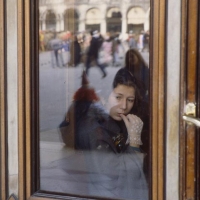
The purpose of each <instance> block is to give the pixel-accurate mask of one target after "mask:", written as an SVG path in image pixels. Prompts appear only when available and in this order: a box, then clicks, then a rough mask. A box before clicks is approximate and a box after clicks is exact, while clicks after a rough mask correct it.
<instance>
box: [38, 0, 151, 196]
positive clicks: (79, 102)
mask: <svg viewBox="0 0 200 200" xmlns="http://www.w3.org/2000/svg"><path fill="white" fill-rule="evenodd" d="M149 12H150V1H149V0H142V1H134V0H131V1H130V0H129V1H127V0H124V1H122V2H121V1H120V0H118V1H109V0H108V1H103V2H101V3H97V2H96V1H95V0H90V1H89V0H74V1H66V0H60V1H58V0H54V1H52V0H51V1H50V0H49V1H48V0H40V1H39V15H40V16H39V19H40V21H39V39H40V45H39V76H40V80H39V82H40V86H39V98H40V99H39V104H40V189H41V190H44V191H50V192H59V193H63V195H70V196H82V197H86V198H87V197H88V198H89V197H93V198H95V197H96V198H105V199H106V198H111V199H141V200H145V199H148V192H149V191H148V190H149V186H148V183H149V179H148V174H149V164H148V163H149V134H150V131H149V40H150V35H149V28H150V24H149V21H150V13H149Z"/></svg>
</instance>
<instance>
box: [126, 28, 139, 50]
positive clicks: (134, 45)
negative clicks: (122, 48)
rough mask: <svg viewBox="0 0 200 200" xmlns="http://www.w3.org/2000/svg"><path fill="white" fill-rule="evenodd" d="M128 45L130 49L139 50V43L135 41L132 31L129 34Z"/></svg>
mask: <svg viewBox="0 0 200 200" xmlns="http://www.w3.org/2000/svg"><path fill="white" fill-rule="evenodd" d="M128 44H129V48H130V49H137V42H136V39H135V35H134V34H133V33H132V31H130V34H129V39H128Z"/></svg>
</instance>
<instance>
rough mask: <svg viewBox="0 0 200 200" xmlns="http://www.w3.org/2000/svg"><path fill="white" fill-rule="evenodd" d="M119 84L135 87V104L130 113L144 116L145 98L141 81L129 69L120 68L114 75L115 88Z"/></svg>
mask: <svg viewBox="0 0 200 200" xmlns="http://www.w3.org/2000/svg"><path fill="white" fill-rule="evenodd" d="M118 85H125V86H128V87H133V88H134V89H135V101H134V106H133V108H132V110H131V112H130V113H132V114H137V115H138V116H142V115H143V114H144V113H145V112H146V111H145V110H144V107H143V105H142V104H143V103H142V102H143V99H142V96H141V88H140V87H141V83H140V81H139V80H138V79H136V78H135V77H134V76H133V74H132V73H131V72H130V71H129V70H127V69H125V68H121V69H120V70H118V72H117V73H116V75H115V77H114V80H113V89H114V88H116V87H117V86H118Z"/></svg>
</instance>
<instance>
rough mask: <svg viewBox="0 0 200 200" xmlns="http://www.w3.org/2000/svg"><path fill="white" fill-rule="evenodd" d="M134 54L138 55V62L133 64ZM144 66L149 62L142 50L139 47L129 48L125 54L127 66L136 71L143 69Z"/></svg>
mask: <svg viewBox="0 0 200 200" xmlns="http://www.w3.org/2000/svg"><path fill="white" fill-rule="evenodd" d="M134 56H136V57H137V59H138V62H137V64H133V59H134ZM143 66H147V63H146V62H145V60H144V58H143V57H142V55H141V54H140V52H139V51H138V50H137V49H129V50H128V51H127V52H126V56H125V68H127V69H128V70H129V71H131V72H133V73H135V72H136V71H139V70H142V67H143Z"/></svg>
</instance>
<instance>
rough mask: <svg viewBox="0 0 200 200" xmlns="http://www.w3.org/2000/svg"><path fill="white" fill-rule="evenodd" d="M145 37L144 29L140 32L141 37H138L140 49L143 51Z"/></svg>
mask: <svg viewBox="0 0 200 200" xmlns="http://www.w3.org/2000/svg"><path fill="white" fill-rule="evenodd" d="M143 38H144V31H143V30H142V31H141V32H140V35H139V38H138V50H139V51H140V52H141V51H142V50H143V48H144V44H143Z"/></svg>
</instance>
